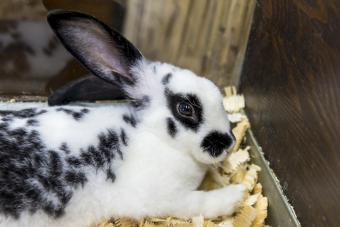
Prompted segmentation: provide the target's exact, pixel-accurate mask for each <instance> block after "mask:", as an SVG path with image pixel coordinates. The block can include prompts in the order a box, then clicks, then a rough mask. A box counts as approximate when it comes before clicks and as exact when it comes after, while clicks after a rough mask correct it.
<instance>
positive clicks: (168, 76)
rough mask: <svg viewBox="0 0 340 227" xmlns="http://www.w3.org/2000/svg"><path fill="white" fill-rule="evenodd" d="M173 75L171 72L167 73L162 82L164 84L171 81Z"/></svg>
mask: <svg viewBox="0 0 340 227" xmlns="http://www.w3.org/2000/svg"><path fill="white" fill-rule="evenodd" d="M171 77H172V74H171V73H168V74H166V75H165V76H164V78H163V79H162V84H163V85H167V84H168V83H169V81H170V79H171Z"/></svg>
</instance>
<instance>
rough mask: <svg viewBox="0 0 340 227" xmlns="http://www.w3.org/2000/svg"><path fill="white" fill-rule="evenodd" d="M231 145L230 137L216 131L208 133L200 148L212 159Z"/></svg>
mask: <svg viewBox="0 0 340 227" xmlns="http://www.w3.org/2000/svg"><path fill="white" fill-rule="evenodd" d="M232 143H233V139H232V136H230V135H229V134H223V133H220V132H217V131H213V132H211V133H209V134H208V135H207V136H206V137H205V138H204V139H203V141H202V143H201V147H202V148H203V150H204V151H205V152H208V153H209V154H210V156H212V157H214V158H215V157H218V156H219V155H221V154H222V153H223V150H224V149H227V148H229V147H230V146H231V145H232Z"/></svg>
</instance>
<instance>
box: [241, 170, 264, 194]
mask: <svg viewBox="0 0 340 227" xmlns="http://www.w3.org/2000/svg"><path fill="white" fill-rule="evenodd" d="M259 171H261V168H260V167H259V166H257V165H254V164H251V165H250V166H249V169H248V170H247V172H246V174H245V175H244V179H243V181H242V184H244V185H245V186H246V188H247V189H248V191H252V190H253V189H254V187H255V185H256V182H257V178H258V175H257V173H258V172H259Z"/></svg>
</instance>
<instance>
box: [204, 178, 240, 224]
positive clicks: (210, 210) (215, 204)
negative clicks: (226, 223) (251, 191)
mask: <svg viewBox="0 0 340 227" xmlns="http://www.w3.org/2000/svg"><path fill="white" fill-rule="evenodd" d="M245 191H246V188H245V186H244V185H242V184H236V185H229V186H226V187H224V188H221V189H218V190H215V191H211V195H209V198H207V201H206V207H205V209H206V212H205V213H206V214H205V216H206V217H208V218H212V217H216V216H220V215H231V214H233V213H234V212H235V210H236V209H237V208H238V207H239V205H240V204H241V202H242V200H243V197H244V194H245Z"/></svg>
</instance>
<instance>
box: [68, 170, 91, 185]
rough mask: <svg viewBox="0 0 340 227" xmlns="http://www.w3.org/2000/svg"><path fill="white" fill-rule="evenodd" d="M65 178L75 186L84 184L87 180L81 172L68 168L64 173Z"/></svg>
mask: <svg viewBox="0 0 340 227" xmlns="http://www.w3.org/2000/svg"><path fill="white" fill-rule="evenodd" d="M65 180H66V182H67V183H69V184H71V185H72V186H74V187H75V188H77V187H78V186H79V185H81V186H84V184H85V183H86V182H87V178H86V176H85V174H84V173H83V172H80V171H75V170H70V171H67V172H66V173H65Z"/></svg>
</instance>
